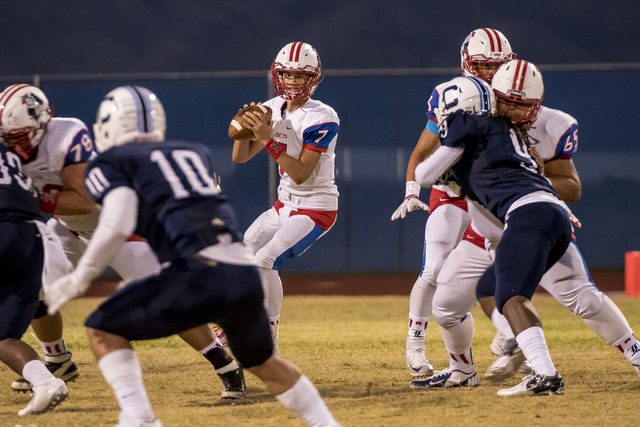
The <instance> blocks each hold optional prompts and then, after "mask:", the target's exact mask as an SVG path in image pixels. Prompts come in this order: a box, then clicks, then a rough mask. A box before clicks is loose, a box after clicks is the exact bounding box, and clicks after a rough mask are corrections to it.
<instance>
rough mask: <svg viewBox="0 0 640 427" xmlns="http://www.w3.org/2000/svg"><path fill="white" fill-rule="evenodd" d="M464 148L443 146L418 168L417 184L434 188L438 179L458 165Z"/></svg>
mask: <svg viewBox="0 0 640 427" xmlns="http://www.w3.org/2000/svg"><path fill="white" fill-rule="evenodd" d="M463 152H464V148H457V147H456V148H454V147H447V146H445V145H442V146H440V147H438V149H437V150H436V151H434V152H433V154H432V155H431V156H429V157H427V159H426V160H424V161H423V162H422V163H420V164H419V165H418V166H417V167H416V182H417V183H418V184H420V185H421V186H423V187H430V186H432V185H433V184H434V183H435V182H436V181H437V180H438V178H440V177H441V176H442V175H443V174H444V173H445V172H447V171H448V170H449V168H450V167H451V166H453V165H454V164H456V162H457V161H458V160H460V157H462V153H463Z"/></svg>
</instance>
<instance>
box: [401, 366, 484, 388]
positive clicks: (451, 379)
mask: <svg viewBox="0 0 640 427" xmlns="http://www.w3.org/2000/svg"><path fill="white" fill-rule="evenodd" d="M478 384H480V379H479V378H478V374H477V373H476V369H475V368H474V367H471V369H470V370H469V371H468V372H464V371H461V370H459V369H453V370H451V369H450V368H447V369H444V370H442V371H440V372H438V373H436V374H435V375H433V376H431V377H429V378H427V379H424V380H415V381H412V382H411V388H413V389H428V388H450V387H475V386H477V385H478Z"/></svg>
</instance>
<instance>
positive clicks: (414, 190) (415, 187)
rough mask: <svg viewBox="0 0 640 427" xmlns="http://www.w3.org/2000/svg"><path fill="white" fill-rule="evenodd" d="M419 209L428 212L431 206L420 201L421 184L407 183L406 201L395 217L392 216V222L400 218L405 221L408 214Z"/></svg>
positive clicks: (397, 210) (394, 214)
mask: <svg viewBox="0 0 640 427" xmlns="http://www.w3.org/2000/svg"><path fill="white" fill-rule="evenodd" d="M418 209H422V210H425V211H427V212H428V211H429V205H427V204H426V203H424V202H423V201H422V200H420V184H418V183H417V182H415V181H407V187H406V191H405V196H404V200H403V201H402V203H401V204H400V206H399V207H398V209H396V211H395V212H394V213H393V215H391V221H395V220H396V219H398V218H403V219H404V217H405V216H406V215H407V212H412V211H415V210H418Z"/></svg>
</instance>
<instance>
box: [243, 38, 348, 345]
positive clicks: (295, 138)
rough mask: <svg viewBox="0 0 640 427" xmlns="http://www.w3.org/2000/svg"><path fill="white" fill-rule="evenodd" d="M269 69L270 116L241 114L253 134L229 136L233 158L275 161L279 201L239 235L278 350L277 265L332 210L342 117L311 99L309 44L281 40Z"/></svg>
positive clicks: (317, 231) (331, 218)
mask: <svg viewBox="0 0 640 427" xmlns="http://www.w3.org/2000/svg"><path fill="white" fill-rule="evenodd" d="M271 75H272V79H273V86H274V89H275V93H276V95H277V96H276V97H275V98H272V99H270V100H268V101H266V102H265V103H264V104H263V105H265V106H268V107H270V108H271V109H272V111H273V114H272V122H271V123H266V122H264V121H262V120H261V118H260V116H259V115H258V114H253V113H249V114H247V115H246V116H245V117H247V120H248V121H249V129H250V130H252V131H253V134H254V135H255V138H254V139H251V140H241V141H236V142H235V143H234V146H233V161H234V162H237V163H244V162H247V161H249V160H250V159H251V158H253V157H254V156H255V155H256V154H258V153H259V152H260V151H261V150H262V149H263V148H264V149H265V150H267V152H268V153H269V154H270V155H271V156H272V157H273V158H274V159H275V161H276V162H277V163H278V169H279V172H280V185H279V187H278V200H277V201H276V203H275V204H274V206H273V207H272V208H270V209H269V210H267V211H266V212H264V213H263V214H262V215H260V216H259V217H258V218H257V219H256V220H255V221H254V222H253V224H251V226H250V227H249V228H248V229H247V231H246V232H245V234H244V241H245V242H247V243H249V244H250V245H251V246H252V247H253V248H254V250H255V251H256V255H255V259H256V263H257V264H258V267H259V268H260V276H261V277H262V284H263V286H264V289H265V306H266V308H267V314H268V315H269V323H270V325H271V334H272V337H273V342H274V346H275V348H276V351H277V349H278V325H279V322H280V311H281V308H282V297H283V292H282V281H281V280H280V276H279V274H278V270H279V269H280V266H281V265H282V263H283V262H284V261H286V260H288V259H291V258H294V257H297V256H299V255H301V254H302V253H303V252H304V251H306V250H307V249H309V247H310V246H311V245H312V244H313V243H314V242H315V241H316V240H318V239H319V238H320V237H322V236H324V234H325V233H327V231H329V229H331V227H332V226H333V224H334V223H335V221H336V217H337V214H338V188H337V186H336V184H335V181H334V178H335V175H334V170H335V148H336V143H337V140H338V130H339V127H340V120H339V119H338V115H337V114H336V112H335V111H334V110H333V108H331V107H329V106H328V105H326V104H323V103H322V102H320V101H317V100H314V99H311V95H313V93H314V92H315V90H316V88H317V87H318V84H319V83H320V81H321V80H322V70H321V64H320V56H319V55H318V53H317V52H316V50H315V49H314V48H313V47H312V46H311V45H309V44H307V43H301V42H295V43H289V44H287V45H286V46H284V47H283V48H282V49H280V51H279V52H278V54H277V55H276V58H275V59H274V61H273V64H272V66H271Z"/></svg>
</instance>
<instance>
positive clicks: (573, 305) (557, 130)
mask: <svg viewBox="0 0 640 427" xmlns="http://www.w3.org/2000/svg"><path fill="white" fill-rule="evenodd" d="M518 63H524V61H511V62H510V63H508V64H506V65H504V66H503V67H501V69H500V70H499V71H498V73H496V75H495V76H494V81H493V87H494V90H495V92H496V95H497V100H498V105H499V107H498V108H499V111H500V104H501V103H502V104H510V103H516V99H514V98H513V96H511V97H507V96H501V94H503V93H504V94H507V93H509V92H510V91H509V87H510V86H511V84H512V83H513V81H514V80H517V79H514V69H515V66H516V65H517V64H518ZM509 72H510V73H509ZM531 77H532V76H528V77H527V76H525V78H524V80H526V79H527V78H531ZM533 86H535V85H531V86H529V87H526V88H525V87H521V88H520V90H521V92H522V95H521V99H520V101H521V104H523V105H526V103H527V102H529V103H531V102H532V101H531V100H535V99H537V101H538V103H539V101H540V100H541V99H542V93H543V92H542V83H541V79H540V85H539V86H540V87H539V91H538V92H535V88H534V87H533ZM533 92H535V93H533ZM522 97H524V101H523V100H522ZM533 102H535V101H533ZM538 105H539V104H538ZM514 108H515V107H514ZM534 108H535V107H534ZM507 114H510V113H507ZM523 117H525V116H523ZM534 117H535V115H534ZM525 119H526V120H530V119H531V116H529V117H525ZM514 120H515V121H516V122H517V119H514ZM526 120H525V121H521V123H523V124H525V125H527V126H528V124H527V122H526ZM528 134H529V137H530V140H531V147H532V148H533V149H535V152H537V155H538V156H539V163H540V166H541V170H542V169H544V170H545V171H546V172H547V174H548V176H547V177H548V178H549V179H550V181H551V182H552V184H553V185H554V188H556V190H557V191H558V194H559V195H560V196H561V198H563V199H564V200H565V201H567V202H571V201H575V200H577V199H578V198H579V196H580V181H579V177H578V175H577V172H576V171H575V167H574V165H573V162H572V160H571V156H572V155H573V153H575V151H576V150H577V146H578V124H577V122H576V120H575V119H574V118H573V117H571V116H570V115H568V114H566V113H564V112H562V111H559V110H554V109H551V108H546V107H543V106H539V114H538V116H537V118H536V119H535V121H534V122H533V123H531V124H530V128H529V129H528ZM469 212H470V215H471V218H472V224H471V226H470V227H469V229H468V230H467V231H466V233H465V235H464V237H463V239H462V241H461V242H460V244H459V245H458V246H457V247H456V248H455V249H454V250H453V251H452V252H451V253H450V254H449V256H448V258H447V260H446V261H445V263H444V265H443V267H442V270H441V272H440V275H439V276H438V282H437V283H438V285H437V289H436V292H435V295H434V299H433V317H434V320H435V321H436V322H437V323H438V324H439V325H440V326H441V331H442V336H443V340H444V342H445V347H446V348H447V351H448V352H449V353H450V354H451V355H452V357H451V359H450V367H449V370H450V371H452V372H454V373H464V372H471V371H474V372H475V368H474V366H473V360H472V359H471V341H472V337H473V323H470V322H462V321H461V319H466V318H467V317H469V316H470V313H469V311H470V310H471V308H472V307H473V306H474V305H475V303H476V285H478V290H477V292H478V297H479V300H480V302H481V305H482V307H483V310H484V311H485V313H486V314H487V315H488V316H489V317H490V318H491V320H492V322H493V324H494V325H495V326H496V328H497V329H498V331H499V336H502V337H503V338H504V341H505V343H503V344H502V346H503V347H504V351H503V354H502V355H501V356H500V357H499V358H498V359H497V360H496V362H495V363H494V364H492V365H491V367H490V368H489V369H488V370H487V372H486V373H485V377H487V378H489V379H492V380H502V379H504V378H506V377H508V376H510V375H511V374H513V373H514V372H515V371H516V370H517V369H518V368H519V367H520V365H521V363H522V362H523V360H524V356H523V354H522V351H521V350H520V349H519V348H518V345H517V342H516V341H515V337H514V334H513V332H512V331H511V328H510V326H509V323H508V322H507V320H506V319H505V317H504V316H503V315H502V314H500V313H499V312H498V311H497V309H495V299H494V297H493V285H494V280H495V279H494V276H493V270H492V269H491V270H489V271H487V269H488V268H489V267H491V266H492V264H493V257H492V255H491V253H492V252H493V249H494V247H493V245H495V244H497V242H498V241H499V239H500V236H501V234H502V229H501V227H496V226H495V225H492V224H495V222H492V221H491V219H489V220H488V221H487V220H486V219H487V218H486V217H485V216H484V215H485V214H486V210H482V209H477V206H476V205H475V204H473V205H472V204H470V206H469ZM477 231H481V232H482V233H483V234H484V235H486V236H490V238H488V239H487V240H486V243H487V245H485V239H484V238H483V237H482V236H480V235H479V234H478V232H477ZM485 272H487V273H486V276H483V274H484V273H485ZM481 277H482V280H480V279H481ZM479 280H480V283H478V281H479ZM540 286H542V287H543V288H544V289H545V290H547V291H548V292H549V293H550V294H551V295H552V296H553V297H554V298H556V300H558V301H559V302H560V303H561V304H562V305H564V306H565V307H567V308H568V309H569V310H571V311H572V312H573V313H575V314H577V315H579V316H580V317H582V319H583V320H584V322H585V324H586V325H587V326H588V327H589V328H591V329H592V330H593V331H594V332H595V333H596V334H597V335H598V336H600V337H601V338H603V339H605V340H606V341H607V342H608V343H609V344H611V345H613V346H614V347H615V348H617V349H618V350H620V351H621V352H622V353H623V354H624V355H625V356H626V357H627V359H628V360H629V361H631V363H632V364H633V365H634V367H635V368H636V371H637V372H638V374H639V375H640V352H638V349H639V348H640V347H639V346H638V340H637V339H636V338H635V335H634V334H633V332H632V330H631V329H630V327H629V325H628V323H627V321H626V319H625V318H624V315H623V314H622V313H621V312H620V310H619V309H618V307H616V306H615V304H614V303H613V302H612V301H611V299H610V298H608V297H607V296H606V295H605V294H603V293H602V292H601V291H600V290H599V289H598V288H597V287H596V286H595V284H594V283H593V281H592V280H591V277H590V275H589V272H588V270H587V268H586V265H585V262H584V260H583V258H582V256H581V254H580V251H579V250H578V247H577V245H576V243H575V239H574V240H573V241H572V242H571V244H570V245H569V247H568V249H567V250H566V252H565V253H564V255H563V256H562V257H561V259H560V260H559V261H558V262H557V263H556V264H554V265H553V266H552V267H551V269H550V270H549V271H547V273H545V275H544V276H543V278H542V280H541V282H540ZM483 287H485V288H488V289H483ZM467 356H468V357H467ZM459 378H464V375H462V374H460V375H453V376H452V377H451V378H449V379H448V380H447V381H446V382H444V386H446V387H454V386H457V385H460V383H459V382H457V379H459ZM437 383H439V381H438V379H435V378H434V379H433V384H434V386H436V385H435V384H437ZM437 386H439V387H442V386H443V385H437ZM516 387H519V388H518V389H517V390H512V391H511V392H510V393H511V394H522V391H523V390H522V386H516ZM505 393H506V392H505Z"/></svg>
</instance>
